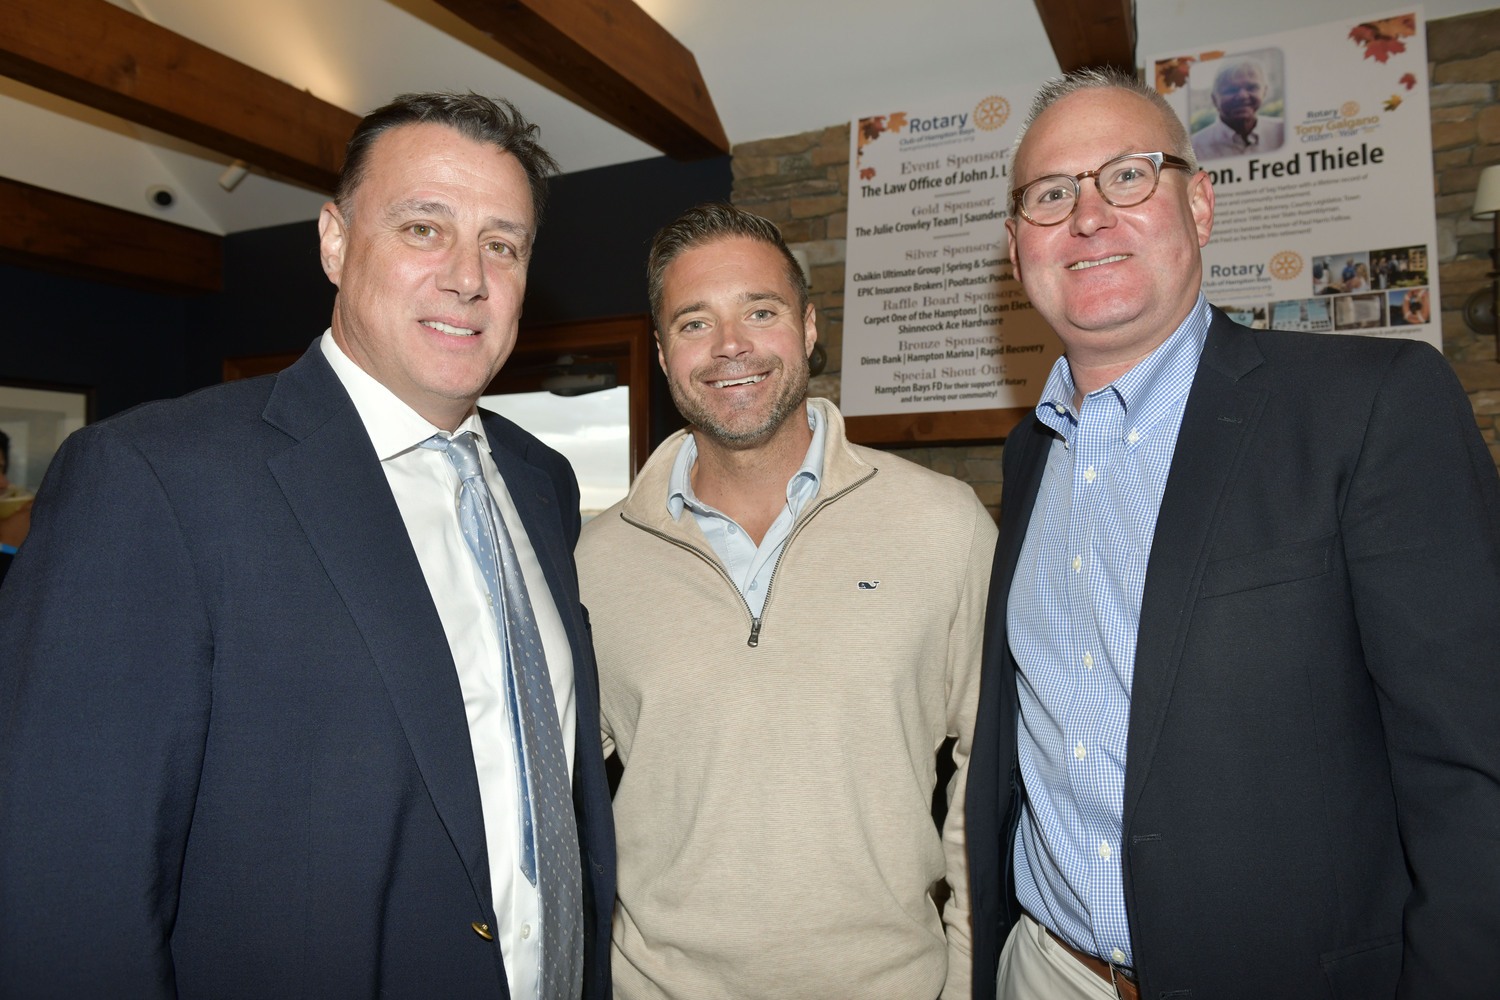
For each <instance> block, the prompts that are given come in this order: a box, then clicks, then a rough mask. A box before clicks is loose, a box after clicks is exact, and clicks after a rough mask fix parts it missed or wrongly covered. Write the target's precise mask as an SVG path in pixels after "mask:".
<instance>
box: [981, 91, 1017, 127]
mask: <svg viewBox="0 0 1500 1000" xmlns="http://www.w3.org/2000/svg"><path fill="white" fill-rule="evenodd" d="M1009 117H1010V102H1009V101H1007V100H1006V99H1005V98H1003V97H999V96H992V97H986V98H985V99H984V100H982V101H980V102H979V103H978V104H976V105H974V124H975V125H977V126H979V127H980V128H982V129H984V130H985V131H986V132H992V131H994V130H995V129H997V128H999V127H1000V126H1001V125H1004V124H1005V120H1006V119H1007V118H1009Z"/></svg>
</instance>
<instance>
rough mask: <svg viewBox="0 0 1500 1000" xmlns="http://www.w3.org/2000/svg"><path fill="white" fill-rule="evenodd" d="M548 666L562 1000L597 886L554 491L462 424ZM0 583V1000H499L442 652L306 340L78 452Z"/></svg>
mask: <svg viewBox="0 0 1500 1000" xmlns="http://www.w3.org/2000/svg"><path fill="white" fill-rule="evenodd" d="M484 422H485V429H486V433H487V434H488V436H489V440H490V445H491V449H492V454H493V456H494V459H495V463H496V465H497V466H498V467H499V469H500V473H501V475H502V476H503V477H504V478H505V482H506V485H507V487H508V488H509V490H510V492H511V495H512V496H513V498H514V499H515V504H516V508H517V509H518V510H519V512H520V515H521V520H522V522H523V523H524V524H525V526H526V532H527V535H528V536H529V537H530V539H531V543H532V545H533V547H534V548H535V549H536V553H537V556H538V558H539V560H540V562H541V565H542V568H543V571H544V572H545V574H546V576H547V580H548V583H549V585H550V588H551V592H552V597H553V600H554V601H555V602H556V604H557V609H558V611H559V613H560V614H561V616H562V620H563V625H564V627H565V628H566V630H567V633H568V638H569V642H570V645H571V648H572V653H573V663H574V671H575V675H576V692H577V695H576V697H577V713H578V727H577V734H578V738H577V751H576V754H575V765H574V774H573V787H574V804H575V807H576V811H577V816H578V828H579V840H580V845H581V848H582V857H583V865H584V872H583V875H584V880H583V884H584V893H585V909H586V911H587V913H588V921H587V922H588V926H587V927H586V956H587V963H586V971H585V989H584V996H585V997H591V998H594V997H606V996H608V995H609V989H610V987H609V963H608V956H609V925H610V911H611V908H612V906H613V903H614V885H615V881H614V880H615V865H614V841H613V827H612V819H611V815H610V802H609V793H608V788H607V784H606V781H605V776H604V763H603V759H602V756H601V753H600V746H599V741H598V739H597V734H596V732H595V726H594V723H593V721H592V720H594V719H596V718H597V716H598V712H599V695H598V681H597V677H596V672H595V667H594V659H593V651H592V646H591V641H590V637H589V630H588V622H587V618H586V613H585V611H584V609H583V607H582V606H581V605H580V603H579V600H578V583H577V577H576V574H575V571H574V567H573V560H572V548H573V543H574V542H575V540H576V539H577V536H578V530H579V514H578V493H577V485H576V481H575V480H574V477H573V473H572V469H571V468H570V467H569V466H568V464H567V461H566V460H565V459H564V458H563V457H562V456H560V455H558V454H557V453H556V452H554V451H552V450H551V449H549V448H547V447H545V446H544V445H542V444H541V443H540V442H538V441H537V440H536V439H535V438H533V437H532V436H531V435H529V434H527V433H526V432H524V431H522V430H521V429H519V428H518V427H516V426H515V425H514V424H511V423H509V422H508V421H506V420H504V419H502V418H500V417H498V416H495V415H493V414H486V415H485V417H484ZM34 518H35V519H34V523H33V528H32V532H31V536H30V537H29V538H28V540H27V544H26V546H25V550H24V552H23V553H22V554H21V555H19V556H18V557H17V559H16V562H15V565H14V567H13V569H12V572H11V575H10V577H9V578H8V579H7V580H6V583H5V587H4V589H3V593H0V817H3V819H0V996H6V997H10V996H16V997H22V996H24V997H27V998H34V997H67V998H77V997H84V996H97V997H105V996H107V997H112V998H128V997H169V996H173V995H174V993H175V995H178V996H182V997H202V998H211V1000H226V998H233V997H245V998H259V1000H264V998H267V997H310V998H311V997H317V998H329V997H335V998H336V997H349V998H355V997H360V998H369V997H375V996H377V995H378V996H381V997H387V996H389V997H424V998H425V997H444V998H458V997H476V998H477V997H485V998H494V997H504V996H505V995H506V992H507V991H506V980H505V974H504V969H503V966H502V959H501V951H500V947H499V945H498V943H496V942H492V941H487V940H484V938H483V937H482V936H481V935H480V934H478V933H477V932H476V931H475V929H473V927H472V926H471V925H473V924H489V925H490V926H492V927H493V926H495V924H496V919H495V911H494V905H493V901H492V900H491V898H490V877H489V868H488V855H487V853H486V847H485V832H484V822H483V816H482V814H481V810H480V800H479V785H478V780H477V778H476V774H475V768H474V761H473V755H472V752H471V749H470V744H469V728H468V722H467V717H466V715H465V712H464V704H463V696H462V693H461V691H460V688H459V683H458V677H457V674H456V672H455V668H454V664H453V659H452V656H451V655H450V653H449V650H448V644H447V640H446V639H445V637H444V634H443V629H442V625H441V623H440V621H439V619H438V614H437V609H436V607H435V605H434V604H433V601H432V598H431V596H430V595H429V593H428V590H427V587H426V584H425V583H424V581H423V577H422V572H421V569H420V566H419V565H418V562H417V558H416V554H415V552H414V551H413V549H412V546H411V543H410V541H409V539H408V536H407V533H406V528H405V525H404V523H403V522H402V519H401V515H400V512H399V510H398V509H397V506H396V502H395V500H394V498H393V497H392V495H391V491H390V488H389V486H388V485H387V482H386V479H385V475H384V473H383V472H382V470H381V467H380V463H379V461H378V460H377V458H376V455H375V451H374V448H373V446H372V445H371V443H370V440H369V437H368V435H367V434H366V432H365V429H364V425H363V424H362V423H361V421H360V418H359V415H358V413H357V412H356V410H355V408H354V405H353V403H352V402H351V401H350V399H349V396H348V394H347V393H346V392H345V391H344V389H343V386H342V385H341V384H340V382H339V381H338V379H337V377H336V376H335V375H334V373H333V371H332V369H330V368H329V366H328V363H327V361H326V360H325V359H324V358H323V356H322V353H321V352H320V351H319V350H317V349H316V348H315V349H313V350H311V351H309V352H308V353H307V354H305V355H304V356H303V357H302V359H301V360H299V361H298V362H297V363H296V364H295V365H293V366H292V367H291V368H289V369H288V370H287V371H285V372H283V373H282V374H280V375H278V376H270V377H267V378H263V379H253V380H249V381H244V382H236V383H231V384H228V385H223V386H217V387H214V388H211V389H206V390H203V391H201V392H198V393H194V394H192V395H189V396H186V397H183V398H182V399H178V400H172V401H168V402H163V403H154V404H150V405H147V406H144V407H140V408H138V409H136V410H133V411H131V412H129V413H127V414H124V415H121V416H119V417H117V418H114V419H111V420H107V421H104V422H102V423H100V424H96V425H93V426H91V427H88V428H85V429H84V430H82V431H79V432H78V433H77V434H75V435H73V436H72V437H71V438H70V439H69V440H68V442H67V443H66V445H65V446H64V447H63V449H62V450H61V451H60V452H59V453H58V455H57V457H56V458H55V459H54V460H53V463H52V466H51V468H50V470H49V472H48V475H47V481H46V483H45V484H44V486H43V488H42V491H41V493H40V495H39V499H38V502H37V504H36V508H35V515H34Z"/></svg>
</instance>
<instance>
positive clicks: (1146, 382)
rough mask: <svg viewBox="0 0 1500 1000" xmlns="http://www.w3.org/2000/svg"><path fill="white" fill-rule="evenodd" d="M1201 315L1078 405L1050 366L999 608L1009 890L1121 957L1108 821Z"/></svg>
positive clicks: (1078, 942) (1062, 362)
mask: <svg viewBox="0 0 1500 1000" xmlns="http://www.w3.org/2000/svg"><path fill="white" fill-rule="evenodd" d="M1210 318H1211V316H1210V312H1209V308H1208V303H1207V301H1205V299H1204V298H1203V296H1202V295H1201V294H1200V295H1199V296H1198V303H1197V305H1195V306H1194V307H1193V310H1192V312H1191V313H1189V314H1188V318H1187V319H1186V320H1184V321H1183V323H1182V325H1181V326H1179V327H1178V328H1177V330H1176V331H1175V332H1174V333H1173V334H1172V335H1171V336H1170V337H1168V338H1167V340H1166V342H1165V343H1163V344H1162V345H1161V346H1160V347H1158V348H1157V349H1156V350H1154V351H1152V352H1151V353H1150V354H1149V355H1147V356H1146V357H1145V358H1144V359H1143V360H1142V361H1140V362H1139V363H1138V364H1136V365H1135V367H1133V368H1131V369H1130V370H1129V371H1128V372H1126V373H1125V374H1124V375H1122V376H1120V378H1119V379H1117V380H1116V381H1115V382H1114V383H1113V384H1111V385H1108V386H1105V387H1104V388H1102V389H1098V390H1096V391H1094V392H1091V393H1089V394H1088V396H1086V397H1085V398H1084V401H1083V405H1082V406H1081V407H1080V408H1079V409H1078V410H1074V409H1073V393H1074V388H1075V387H1074V384H1073V377H1072V372H1071V370H1070V369H1069V367H1068V362H1067V359H1066V358H1059V359H1058V361H1057V363H1056V364H1055V365H1053V367H1052V374H1051V375H1050V376H1049V377H1048V379H1047V384H1046V386H1045V387H1044V388H1043V390H1042V401H1041V403H1039V404H1038V405H1037V408H1036V414H1037V418H1038V419H1039V420H1041V421H1042V423H1044V424H1046V425H1047V426H1048V427H1050V428H1052V429H1053V430H1054V431H1056V432H1057V434H1058V435H1059V437H1058V439H1057V440H1055V441H1054V442H1053V443H1052V450H1051V451H1050V452H1049V453H1048V455H1047V467H1046V470H1045V471H1044V472H1043V475H1042V483H1041V492H1040V493H1039V495H1038V497H1037V502H1036V510H1035V512H1034V513H1033V514H1032V517H1031V523H1030V526H1029V527H1028V529H1027V532H1026V543H1025V545H1024V547H1023V548H1022V549H1021V558H1020V563H1019V564H1018V565H1017V567H1016V574H1015V580H1014V582H1013V583H1012V584H1011V588H1010V601H1009V605H1008V608H1007V612H1006V623H1007V628H1008V631H1009V635H1008V638H1009V640H1010V647H1011V650H1012V651H1013V652H1014V653H1015V657H1016V662H1017V664H1019V666H1020V673H1019V674H1018V675H1017V678H1016V686H1017V688H1018V690H1019V693H1020V703H1021V720H1020V721H1021V724H1020V733H1019V741H1018V742H1019V751H1020V762H1021V774H1022V777H1023V778H1024V780H1025V784H1026V802H1025V805H1024V812H1023V814H1022V817H1021V831H1020V832H1021V836H1019V837H1018V838H1016V852H1015V869H1016V894H1017V896H1018V897H1019V899H1020V903H1021V905H1022V906H1023V907H1024V908H1025V909H1026V911H1027V912H1028V913H1030V914H1031V915H1032V916H1034V917H1036V918H1037V920H1039V921H1041V922H1042V923H1043V924H1045V925H1046V926H1047V927H1049V928H1051V929H1052V931H1053V932H1054V933H1056V934H1057V935H1058V936H1059V937H1061V938H1062V939H1063V940H1065V941H1067V942H1068V943H1069V944H1071V945H1073V946H1074V947H1075V948H1078V949H1080V950H1082V951H1085V952H1089V953H1091V954H1094V955H1098V956H1100V957H1101V958H1103V959H1104V960H1106V961H1113V962H1114V963H1115V964H1117V965H1124V966H1132V965H1134V958H1133V953H1132V951H1131V943H1130V930H1129V927H1128V925H1127V924H1126V919H1125V896H1124V891H1123V888H1122V885H1121V881H1120V827H1121V817H1122V814H1123V802H1124V795H1125V739H1126V733H1127V728H1128V725H1129V721H1130V688H1131V683H1132V681H1133V679H1134V674H1135V646H1136V632H1137V629H1138V628H1139V626H1140V615H1141V593H1142V591H1143V590H1144V588H1145V582H1146V559H1147V557H1148V556H1149V554H1150V552H1151V539H1152V537H1153V536H1154V534H1155V532H1156V515H1157V513H1158V511H1160V509H1161V498H1162V491H1163V490H1164V489H1165V487H1166V483H1167V472H1168V471H1169V470H1170V469H1171V466H1172V450H1173V449H1174V448H1175V447H1176V445H1177V432H1178V430H1179V428H1180V427H1181V425H1182V411H1183V408H1184V406H1185V405H1186V403H1187V396H1188V390H1189V389H1190V388H1191V387H1192V382H1193V375H1194V373H1195V372H1196V371H1197V368H1198V356H1199V354H1201V353H1202V351H1203V342H1204V339H1205V338H1206V337H1207V335H1208V324H1209V320H1210Z"/></svg>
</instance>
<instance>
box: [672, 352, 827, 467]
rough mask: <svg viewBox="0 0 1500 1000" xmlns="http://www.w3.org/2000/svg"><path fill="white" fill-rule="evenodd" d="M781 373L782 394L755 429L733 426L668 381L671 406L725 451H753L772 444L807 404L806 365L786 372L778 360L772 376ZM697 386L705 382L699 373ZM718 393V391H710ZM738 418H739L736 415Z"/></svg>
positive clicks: (731, 376) (696, 398)
mask: <svg viewBox="0 0 1500 1000" xmlns="http://www.w3.org/2000/svg"><path fill="white" fill-rule="evenodd" d="M778 373H780V374H784V375H785V380H784V381H783V382H782V386H781V391H780V392H779V393H777V394H776V398H775V399H774V400H772V402H771V407H770V410H769V411H768V412H767V413H766V416H765V419H764V420H760V421H758V422H757V423H755V424H754V425H753V426H750V427H745V426H740V425H738V424H736V425H731V424H730V422H729V421H727V420H725V419H723V418H722V417H721V416H720V415H719V414H718V413H716V412H715V411H713V410H712V409H710V408H709V406H707V405H706V402H705V401H704V400H703V399H702V398H700V397H698V396H694V395H693V394H691V393H689V392H688V391H687V390H686V389H684V388H683V387H682V386H680V385H679V384H678V383H677V381H676V380H675V379H668V380H667V387H668V388H669V389H670V390H671V393H672V402H673V403H675V404H677V410H678V412H680V413H681V414H682V415H683V416H684V417H685V418H687V422H688V423H690V424H692V425H693V427H694V428H695V429H696V430H698V431H701V432H702V433H703V434H706V435H707V436H708V437H709V439H710V440H712V441H714V442H715V443H717V444H720V445H723V446H724V447H726V448H733V449H736V450H739V449H744V448H753V447H755V446H756V445H758V444H761V443H762V442H764V441H767V440H769V439H770V438H771V437H772V436H773V435H774V434H775V433H776V431H778V430H779V429H780V428H781V426H782V424H784V423H785V422H786V420H787V418H788V417H790V416H791V415H792V414H793V413H795V412H797V410H798V409H799V408H800V407H801V406H802V404H803V403H804V402H805V401H806V400H807V380H808V372H807V365H806V364H801V365H796V366H794V367H793V368H787V367H786V366H785V365H782V364H780V362H779V359H778V363H777V365H776V367H775V368H773V369H772V370H771V374H770V375H769V376H767V377H768V378H770V377H775V376H776V375H777V374H778ZM719 377H720V378H733V377H734V376H733V375H720V376H719ZM693 380H694V383H695V384H697V385H702V384H703V382H704V378H703V377H702V376H700V375H699V373H697V372H695V373H693ZM709 391H715V390H709ZM733 415H739V414H733Z"/></svg>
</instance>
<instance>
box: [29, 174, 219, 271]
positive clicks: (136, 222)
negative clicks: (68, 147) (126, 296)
mask: <svg viewBox="0 0 1500 1000" xmlns="http://www.w3.org/2000/svg"><path fill="white" fill-rule="evenodd" d="M0 219H4V220H5V225H3V226H0V261H3V262H4V263H7V264H15V265H18V266H20V267H29V268H34V269H36V270H41V271H51V272H53V273H54V274H65V275H68V276H70V277H75V278H85V279H88V280H90V281H102V282H106V283H108V284H114V285H125V286H127V287H130V288H139V289H142V290H145V291H153V292H167V293H170V294H183V293H198V292H217V291H219V290H220V289H221V288H223V286H224V278H223V271H224V268H223V255H224V251H223V246H224V240H223V238H222V237H219V236H215V235H213V234H212V233H204V232H199V231H198V230H196V229H188V228H187V227H186V226H177V225H173V224H172V223H170V222H162V221H161V220H159V219H151V218H147V217H146V216H144V215H136V214H135V213H134V212H127V211H124V210H123V209H119V208H110V207H109V206H107V205H100V204H98V203H96V202H92V201H85V200H84V199H82V198H74V197H72V196H70V195H65V194H58V193H57V192H55V191H48V190H46V189H45V188H39V187H33V186H31V185H30V184H21V183H19V182H17V181H12V180H6V179H4V178H0Z"/></svg>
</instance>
